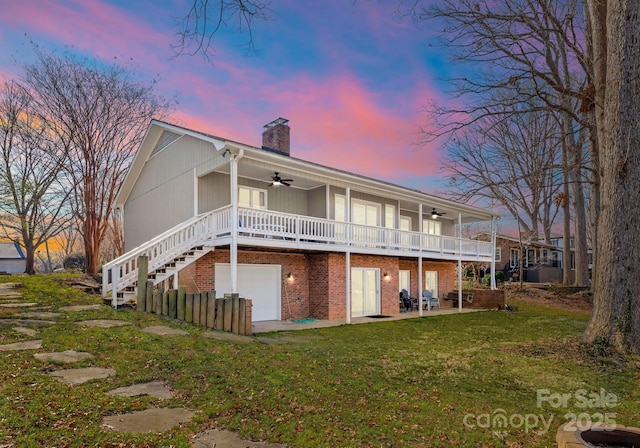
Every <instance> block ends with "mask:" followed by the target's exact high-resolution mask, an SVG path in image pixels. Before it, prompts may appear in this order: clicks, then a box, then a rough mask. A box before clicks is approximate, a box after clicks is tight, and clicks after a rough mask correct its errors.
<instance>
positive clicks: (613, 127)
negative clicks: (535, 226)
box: [586, 0, 640, 354]
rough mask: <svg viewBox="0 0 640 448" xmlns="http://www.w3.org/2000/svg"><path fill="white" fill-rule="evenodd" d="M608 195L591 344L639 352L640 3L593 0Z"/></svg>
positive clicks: (604, 193) (596, 101)
mask: <svg viewBox="0 0 640 448" xmlns="http://www.w3.org/2000/svg"><path fill="white" fill-rule="evenodd" d="M587 5H588V17H589V23H590V31H591V35H590V38H591V45H592V49H593V81H594V84H593V93H594V95H593V105H594V108H595V110H594V112H595V123H596V130H597V133H596V136H595V138H596V140H597V147H598V149H599V166H598V168H599V170H598V175H599V182H600V191H601V196H600V198H599V200H600V214H599V217H598V223H597V232H598V235H597V239H596V241H597V243H596V248H595V250H596V257H597V260H598V262H597V265H596V268H595V271H594V289H593V291H594V309H593V313H592V317H591V321H590V322H589V326H588V328H587V332H586V338H587V340H588V341H589V342H592V343H597V344H610V345H612V346H614V347H616V348H617V349H619V350H623V351H626V350H631V351H633V352H635V353H636V354H637V353H639V352H640V282H639V281H638V279H640V264H639V263H638V259H639V258H640V232H638V228H639V227H640V208H638V207H636V206H630V198H635V197H637V195H638V191H640V123H639V122H638V116H640V110H639V109H640V107H639V103H638V95H639V93H640V65H638V61H639V60H640V46H639V45H638V42H637V41H638V36H639V35H640V2H637V1H635V0H589V1H587Z"/></svg>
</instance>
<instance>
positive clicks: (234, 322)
mask: <svg viewBox="0 0 640 448" xmlns="http://www.w3.org/2000/svg"><path fill="white" fill-rule="evenodd" d="M231 297H232V299H231V300H233V302H232V303H233V305H232V311H231V313H232V314H231V332H233V333H236V334H242V332H240V296H239V295H238V294H237V293H236V294H232V295H231ZM243 332H244V330H243Z"/></svg>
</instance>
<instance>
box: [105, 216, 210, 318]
mask: <svg viewBox="0 0 640 448" xmlns="http://www.w3.org/2000/svg"><path fill="white" fill-rule="evenodd" d="M215 217H216V212H208V213H205V214H202V215H198V216H195V217H193V218H191V219H189V220H187V221H185V222H183V223H182V224H179V225H177V226H176V227H174V228H172V229H170V230H168V231H166V232H164V233H163V234H161V235H158V236H157V237H155V238H153V239H152V240H150V241H147V242H146V243H144V244H142V245H140V246H138V247H136V248H135V249H132V250H130V251H129V252H127V253H125V254H124V255H122V256H120V257H118V258H116V259H115V260H113V261H110V262H109V263H107V264H105V265H104V266H103V267H102V297H103V299H104V300H105V302H108V303H111V305H112V306H113V307H114V308H117V307H118V306H121V305H124V304H126V303H128V302H130V301H131V300H132V299H133V298H135V297H136V291H137V290H136V286H137V285H136V284H137V281H138V266H137V263H138V257H140V256H146V257H147V261H148V273H149V274H148V278H149V279H150V280H152V281H153V284H154V285H157V284H159V283H161V282H163V281H165V280H167V279H169V278H171V277H173V278H174V279H175V278H176V276H178V272H180V270H182V269H184V268H185V267H187V266H189V265H190V264H192V263H194V262H195V261H196V260H198V259H199V258H201V257H202V256H204V255H206V254H207V253H209V252H211V251H212V250H213V249H214V247H213V235H214V234H215V232H214V230H215V229H214V226H215V223H216V219H215Z"/></svg>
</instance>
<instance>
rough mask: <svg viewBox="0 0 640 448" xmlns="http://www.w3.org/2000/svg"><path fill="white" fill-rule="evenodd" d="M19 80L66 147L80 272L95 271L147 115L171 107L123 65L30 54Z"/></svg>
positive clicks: (159, 115) (153, 115) (162, 112)
mask: <svg viewBox="0 0 640 448" xmlns="http://www.w3.org/2000/svg"><path fill="white" fill-rule="evenodd" d="M35 53H36V62H35V63H33V64H28V65H26V66H25V72H26V74H25V82H26V83H27V84H28V85H29V86H30V87H31V88H32V89H33V91H34V92H36V98H37V101H38V107H39V108H40V110H42V111H45V113H46V116H47V118H48V120H49V121H51V122H52V123H55V129H56V132H57V133H58V136H59V138H60V139H61V140H62V141H64V142H65V145H66V146H67V147H68V149H69V166H68V170H67V176H68V179H69V183H70V184H71V185H74V188H73V190H72V194H71V198H70V199H71V207H72V210H73V213H74V216H75V218H76V220H77V221H78V223H79V226H80V232H81V234H82V238H83V242H84V250H85V256H86V267H87V272H88V273H90V274H93V273H96V272H97V270H98V266H99V254H100V246H101V244H102V241H103V239H104V237H105V234H106V233H107V231H108V229H109V219H110V217H111V215H112V212H113V204H114V202H115V198H116V196H117V194H118V192H119V190H120V187H121V185H122V182H123V181H124V175H125V173H126V170H127V169H128V167H129V163H130V162H131V159H132V157H133V154H134V152H135V150H136V149H137V147H138V145H139V144H140V142H141V139H142V137H143V136H144V131H145V129H146V127H147V126H148V124H149V122H150V120H151V119H152V118H162V117H163V116H165V115H166V114H168V112H169V111H170V110H171V108H172V103H170V102H168V101H166V100H164V99H163V98H161V97H158V96H157V95H155V93H154V88H155V84H154V83H147V84H144V83H139V82H136V81H135V80H134V72H133V70H131V69H129V68H125V67H122V66H117V65H108V64H105V63H103V62H100V61H90V60H88V59H80V58H78V57H74V56H72V55H70V54H64V55H62V56H61V55H57V54H54V53H45V52H43V51H41V50H38V49H37V48H36V49H35Z"/></svg>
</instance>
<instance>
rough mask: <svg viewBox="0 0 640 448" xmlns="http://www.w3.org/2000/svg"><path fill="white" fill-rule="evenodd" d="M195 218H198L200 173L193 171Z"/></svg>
mask: <svg viewBox="0 0 640 448" xmlns="http://www.w3.org/2000/svg"><path fill="white" fill-rule="evenodd" d="M193 216H198V173H197V171H196V169H195V168H194V169H193Z"/></svg>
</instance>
